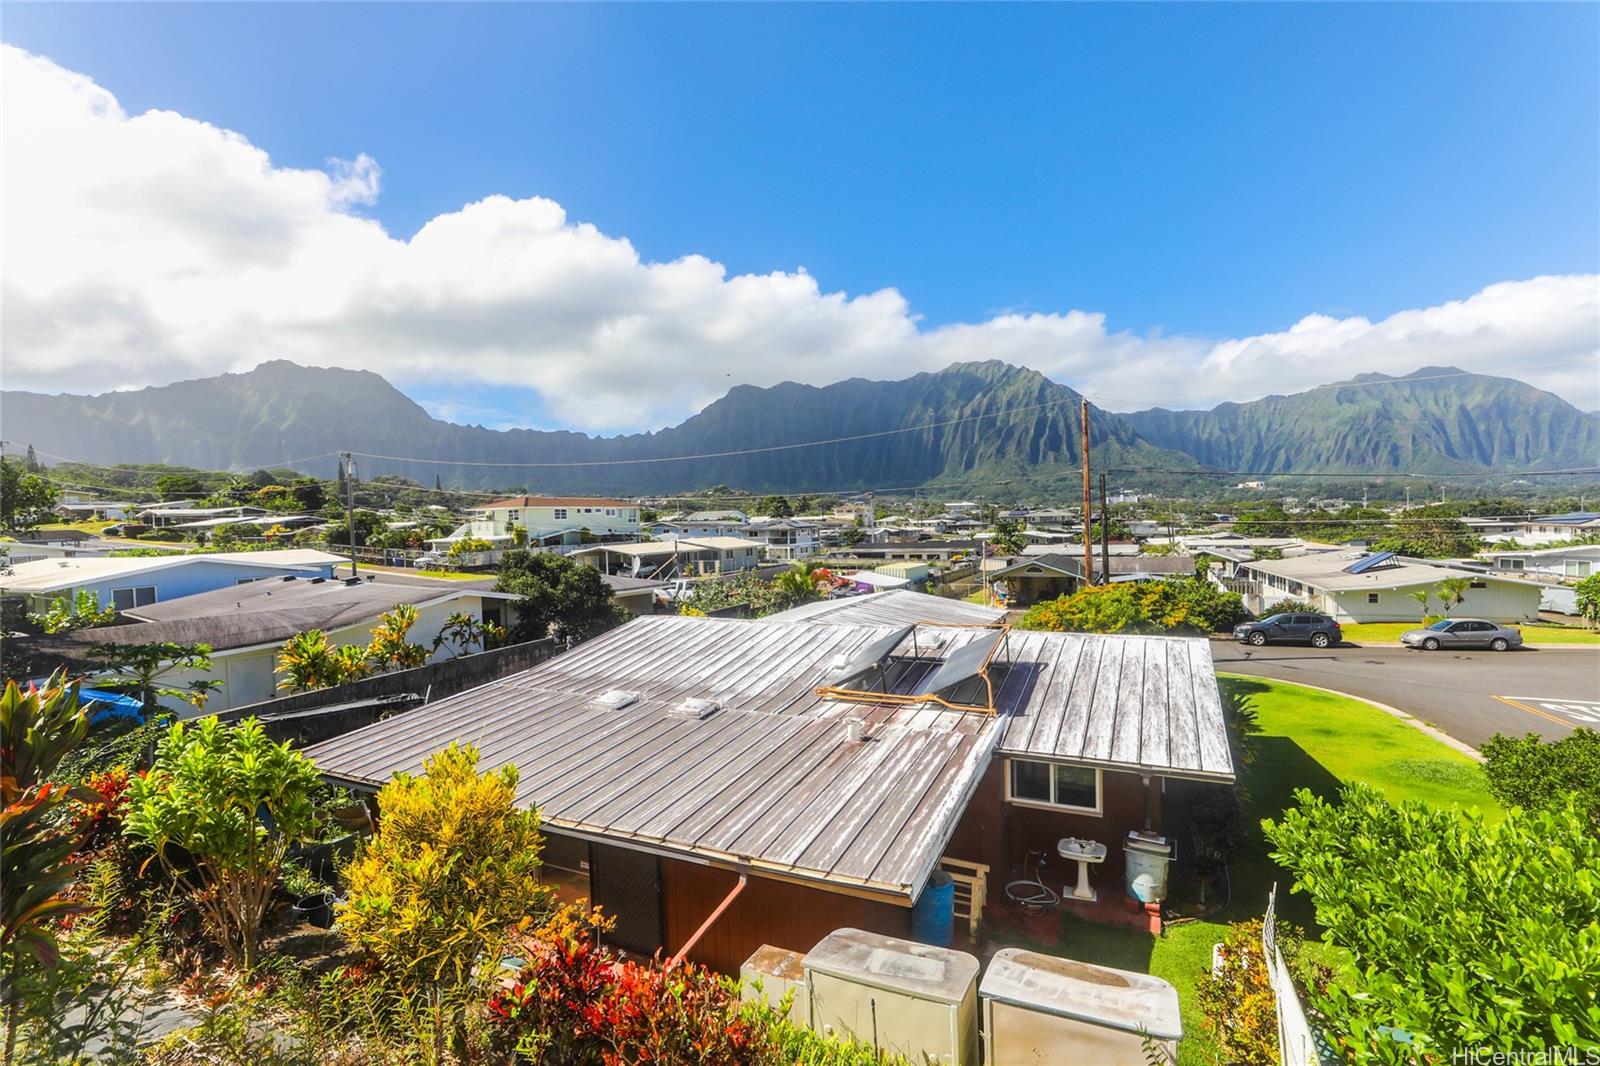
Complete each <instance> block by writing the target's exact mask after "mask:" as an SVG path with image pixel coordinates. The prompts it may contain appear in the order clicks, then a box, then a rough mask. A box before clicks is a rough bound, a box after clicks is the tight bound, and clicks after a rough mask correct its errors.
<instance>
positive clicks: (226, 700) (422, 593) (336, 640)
mask: <svg viewBox="0 0 1600 1066" xmlns="http://www.w3.org/2000/svg"><path fill="white" fill-rule="evenodd" d="M516 599H517V597H516V596H514V595H511V594H509V593H503V592H493V591H490V590H487V589H479V588H462V587H461V586H460V585H459V584H455V583H451V582H438V583H434V584H427V585H423V584H404V585H401V584H377V583H374V582H372V581H370V580H366V581H364V580H361V579H360V578H344V579H342V580H341V579H334V580H329V579H327V578H324V577H311V578H306V577H280V578H268V579H262V580H256V581H251V582H249V583H248V584H244V585H240V586H237V587H232V588H220V589H216V590H213V591H211V592H203V593H199V594H197V595H193V596H185V597H182V598H179V599H172V600H166V601H161V602H157V603H152V604H150V605H148V606H141V607H135V608H133V609H131V610H127V611H124V612H122V616H123V618H124V619H131V620H132V621H133V624H129V625H117V626H105V627H101V628H97V629H88V630H80V631H78V632H76V633H73V634H71V636H70V637H69V638H67V639H66V640H65V641H62V642H61V644H60V646H61V647H62V648H63V649H66V650H67V651H68V653H69V657H71V658H79V659H81V658H84V657H85V656H86V655H87V649H88V647H89V646H90V645H93V644H100V643H105V644H156V643H168V642H170V643H175V644H207V645H210V647H211V669H210V670H209V671H174V672H171V673H168V674H166V675H165V676H163V677H162V679H161V683H162V684H163V685H164V686H167V687H170V688H178V689H181V688H184V687H185V686H187V685H188V683H189V682H191V681H196V680H207V679H210V680H217V681H221V682H222V685H221V687H220V688H218V689H216V691H215V692H213V693H212V695H211V697H210V698H209V699H208V701H207V703H206V708H205V709H206V711H207V712H216V711H225V710H229V709H231V708H234V707H241V706H244V705H245V704H249V703H258V702H260V701H262V700H267V699H271V698H272V697H273V696H274V695H277V694H278V688H279V680H280V679H279V678H278V676H277V675H276V674H275V673H274V671H275V669H276V665H277V656H278V653H279V651H280V650H281V648H282V646H283V642H284V641H286V640H288V639H289V638H290V637H292V636H294V635H295V634H297V633H305V632H307V631H309V630H313V629H319V630H322V631H323V632H324V633H326V634H327V635H328V640H329V643H330V644H334V645H344V644H355V645H365V644H367V643H368V642H369V641H370V640H371V639H372V630H373V629H374V628H375V627H376V626H377V625H378V624H379V619H380V617H381V616H382V615H383V614H384V613H385V612H386V611H389V610H392V609H393V608H394V607H395V606H396V605H398V604H411V605H413V606H415V607H416V608H417V622H416V624H415V625H414V626H412V628H411V631H410V632H409V633H408V634H407V638H406V639H407V641H408V642H410V643H412V644H420V645H422V646H423V647H425V648H428V649H429V655H428V661H430V662H436V661H438V660H440V659H445V658H449V657H451V656H453V655H456V654H459V653H460V651H461V650H462V649H460V648H458V647H455V646H452V645H449V644H444V645H441V646H440V647H439V648H437V649H435V648H433V642H434V639H435V638H436V637H438V636H439V633H440V630H442V629H443V628H444V627H445V625H446V621H447V619H448V618H449V617H450V616H451V615H453V614H467V615H469V616H471V617H472V618H473V619H474V620H476V621H479V622H494V623H497V624H502V625H503V624H505V623H506V622H507V621H509V620H511V616H513V615H514V612H515V607H514V603H515V601H516ZM471 650H479V649H477V648H473V649H471ZM73 651H75V652H76V653H77V654H76V655H75V656H73V655H71V654H70V653H71V652H73ZM161 702H162V703H163V704H164V705H166V706H168V707H170V708H172V709H174V710H177V711H179V712H180V713H182V714H185V715H194V714H198V713H199V711H197V710H196V708H194V707H193V706H192V705H190V704H188V703H186V702H184V701H182V700H180V699H178V698H176V697H167V698H164V699H162V701H161Z"/></svg>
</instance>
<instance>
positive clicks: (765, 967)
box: [739, 944, 811, 1026]
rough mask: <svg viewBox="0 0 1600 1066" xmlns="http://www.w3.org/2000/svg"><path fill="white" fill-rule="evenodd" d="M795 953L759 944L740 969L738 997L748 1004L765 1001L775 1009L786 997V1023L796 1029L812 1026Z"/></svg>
mask: <svg viewBox="0 0 1600 1066" xmlns="http://www.w3.org/2000/svg"><path fill="white" fill-rule="evenodd" d="M801 959H802V956H801V954H800V953H799V952H798V951H790V950H789V949H788V948H776V947H773V946H772V945H771V944H762V945H761V946H760V947H758V948H756V950H755V951H754V953H752V954H751V956H750V957H749V958H748V959H745V960H744V964H743V965H741V966H740V967H739V994H740V995H741V996H742V997H743V998H744V999H745V1000H746V1001H748V1002H755V1001H757V1000H762V1001H765V1002H766V1003H767V1004H769V1005H770V1006H773V1007H776V1006H778V1005H779V1004H780V1003H781V1002H782V1001H783V997H784V996H785V995H788V994H790V993H793V996H792V997H791V999H790V1001H789V1020H790V1021H792V1022H794V1023H795V1024H796V1025H805V1026H809V1025H810V1024H811V996H810V994H809V993H808V992H807V991H806V970H805V966H804V965H803V964H802V962H801Z"/></svg>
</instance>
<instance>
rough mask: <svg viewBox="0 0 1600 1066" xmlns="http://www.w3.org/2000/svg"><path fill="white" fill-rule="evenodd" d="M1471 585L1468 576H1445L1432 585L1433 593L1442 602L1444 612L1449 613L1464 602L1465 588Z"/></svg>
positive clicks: (1465, 596)
mask: <svg viewBox="0 0 1600 1066" xmlns="http://www.w3.org/2000/svg"><path fill="white" fill-rule="evenodd" d="M1471 587H1472V579H1471V578H1470V577H1447V578H1445V579H1444V580H1443V581H1441V582H1439V583H1438V584H1437V585H1435V586H1434V589H1433V594H1434V595H1435V596H1437V597H1439V602H1440V603H1442V604H1444V613H1445V614H1449V613H1450V612H1451V611H1453V610H1455V609H1456V608H1457V607H1460V606H1461V604H1462V603H1463V602H1465V600H1466V598H1467V590H1468V589H1470V588H1471Z"/></svg>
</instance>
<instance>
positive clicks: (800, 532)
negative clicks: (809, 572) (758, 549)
mask: <svg viewBox="0 0 1600 1066" xmlns="http://www.w3.org/2000/svg"><path fill="white" fill-rule="evenodd" d="M744 532H745V536H747V537H749V538H750V539H751V540H757V541H760V542H761V543H762V545H763V546H765V548H766V552H767V558H769V559H783V560H785V561H793V560H795V559H804V558H806V557H807V556H809V555H815V554H816V552H817V527H816V526H814V525H812V524H811V523H810V522H802V521H800V520H799V519H795V518H753V519H751V520H750V524H749V525H748V526H746V527H745V531H744Z"/></svg>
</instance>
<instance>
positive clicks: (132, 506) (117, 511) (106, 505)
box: [54, 496, 144, 522]
mask: <svg viewBox="0 0 1600 1066" xmlns="http://www.w3.org/2000/svg"><path fill="white" fill-rule="evenodd" d="M142 506H144V505H143V504H138V503H129V502H127V501H126V500H80V499H79V498H78V497H76V496H69V497H67V498H66V499H65V500H63V501H61V502H60V503H58V504H56V505H55V508H54V510H55V513H56V514H58V515H60V516H61V520H62V521H63V522H85V521H89V520H92V519H97V518H103V519H105V520H106V521H108V522H121V521H122V520H123V519H125V518H127V517H128V516H129V515H130V514H132V513H133V512H134V510H136V509H137V508H139V507H142Z"/></svg>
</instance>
